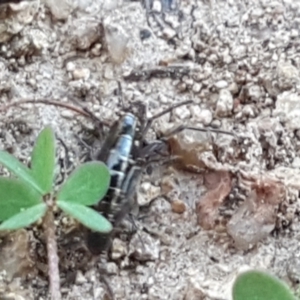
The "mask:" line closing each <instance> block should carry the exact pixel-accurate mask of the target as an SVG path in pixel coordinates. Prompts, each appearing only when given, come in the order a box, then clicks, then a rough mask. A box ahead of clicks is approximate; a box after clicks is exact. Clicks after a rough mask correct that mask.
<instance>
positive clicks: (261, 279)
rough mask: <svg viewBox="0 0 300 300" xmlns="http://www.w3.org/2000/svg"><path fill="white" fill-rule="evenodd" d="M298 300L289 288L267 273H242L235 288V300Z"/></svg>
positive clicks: (253, 271) (252, 271) (255, 271)
mask: <svg viewBox="0 0 300 300" xmlns="http://www.w3.org/2000/svg"><path fill="white" fill-rule="evenodd" d="M268 299H270V300H271V299H272V300H296V298H295V296H294V295H293V294H292V292H291V291H290V289H289V287H288V286H287V285H286V284H285V283H284V282H282V281H281V280H279V279H278V278H276V277H274V276H273V275H270V274H268V273H266V272H261V271H257V270H251V271H247V272H244V273H242V274H241V275H239V276H238V278H237V279H236V281H235V283H234V286H233V300H268Z"/></svg>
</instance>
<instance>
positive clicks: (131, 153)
mask: <svg viewBox="0 0 300 300" xmlns="http://www.w3.org/2000/svg"><path fill="white" fill-rule="evenodd" d="M190 103H192V101H185V102H182V103H179V104H177V105H174V106H172V107H170V108H168V109H166V110H164V111H162V112H161V113H159V114H157V115H155V116H153V117H152V118H149V119H146V118H145V115H144V114H145V109H143V107H142V109H140V110H139V112H141V111H142V112H143V113H142V115H134V114H132V113H126V114H125V115H124V116H123V117H121V118H120V120H118V121H116V122H115V123H114V124H113V125H112V127H111V128H110V130H109V133H108V135H107V138H106V139H105V141H104V144H103V146H102V147H101V150H100V153H99V154H98V155H97V157H96V159H98V160H101V161H103V162H105V163H106V165H107V166H108V168H109V169H110V173H111V183H110V187H109V190H108V193H107V195H106V196H105V198H104V199H103V200H102V201H101V202H99V203H98V204H97V205H96V206H94V209H96V210H97V211H99V212H100V213H102V214H103V215H104V216H105V217H106V218H107V219H108V220H109V221H110V222H111V223H112V224H113V227H114V228H116V227H117V226H118V225H119V224H120V222H121V221H122V220H123V219H124V217H125V216H126V215H128V214H129V212H130V211H131V209H132V208H133V206H134V196H135V192H136V187H137V185H138V183H139V181H140V177H141V174H142V172H143V170H144V169H145V167H146V166H147V165H149V164H151V163H153V162H154V161H157V156H160V155H161V154H162V153H166V151H167V144H166V140H165V139H164V138H161V139H158V140H154V141H152V142H147V141H146V140H145V138H144V137H145V135H146V133H147V131H148V130H149V128H150V127H151V124H152V122H153V121H154V120H155V119H157V118H159V117H161V116H162V115H164V114H166V113H168V112H170V111H172V110H173V109H175V108H177V107H179V106H182V105H187V104H190ZM138 104H139V105H140V103H138ZM142 106H143V105H142ZM185 129H192V130H198V131H207V130H206V129H203V128H196V127H187V126H183V125H180V126H178V127H176V128H175V129H174V130H172V131H171V132H169V134H168V135H173V134H176V133H178V132H180V131H182V130H185ZM212 131H214V132H217V133H220V132H221V133H225V134H231V133H229V132H225V131H219V130H213V129H212ZM112 237H113V232H111V233H109V234H102V233H98V232H92V231H90V230H87V236H86V241H87V246H88V248H89V250H90V251H91V253H93V254H95V255H97V254H100V253H101V252H103V251H105V250H107V249H108V248H109V246H110V241H111V238H112Z"/></svg>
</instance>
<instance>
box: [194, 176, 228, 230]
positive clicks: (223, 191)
mask: <svg viewBox="0 0 300 300" xmlns="http://www.w3.org/2000/svg"><path fill="white" fill-rule="evenodd" d="M206 183H207V187H208V188H209V190H208V191H207V193H206V194H205V195H204V197H203V198H202V199H200V202H199V203H198V205H197V208H196V213H197V218H198V224H199V225H200V226H201V227H203V228H204V229H206V230H209V229H213V228H214V227H215V225H216V220H217V218H218V212H219V211H218V210H219V207H220V206H221V204H222V203H223V201H224V199H225V197H226V196H227V195H228V194H229V193H230V191H231V176H230V174H229V173H228V172H225V171H220V172H211V173H210V174H209V175H207V176H206Z"/></svg>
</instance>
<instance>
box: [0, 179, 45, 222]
mask: <svg viewBox="0 0 300 300" xmlns="http://www.w3.org/2000/svg"><path fill="white" fill-rule="evenodd" d="M41 202H42V195H41V194H39V193H38V192H37V191H36V190H35V189H34V188H32V187H31V186H29V185H28V184H26V183H25V182H23V181H21V180H20V179H16V178H4V177H0V221H4V220H7V219H9V218H10V217H12V216H13V215H15V214H18V213H20V212H21V211H22V210H23V209H26V208H29V207H31V206H34V205H36V204H40V203H41Z"/></svg>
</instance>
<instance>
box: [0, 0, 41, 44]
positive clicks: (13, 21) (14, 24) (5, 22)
mask: <svg viewBox="0 0 300 300" xmlns="http://www.w3.org/2000/svg"><path fill="white" fill-rule="evenodd" d="M39 3H40V1H32V2H27V1H24V2H21V3H18V4H9V6H10V10H8V9H7V10H5V9H4V10H3V12H2V11H1V9H2V8H3V7H2V6H1V9H0V43H5V42H7V41H8V40H10V39H11V38H12V37H13V36H14V35H16V34H18V33H19V32H21V31H22V30H23V28H24V27H25V25H27V24H29V23H31V22H32V21H33V19H34V16H35V14H36V13H37V12H38V9H39ZM11 12H13V13H11Z"/></svg>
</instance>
